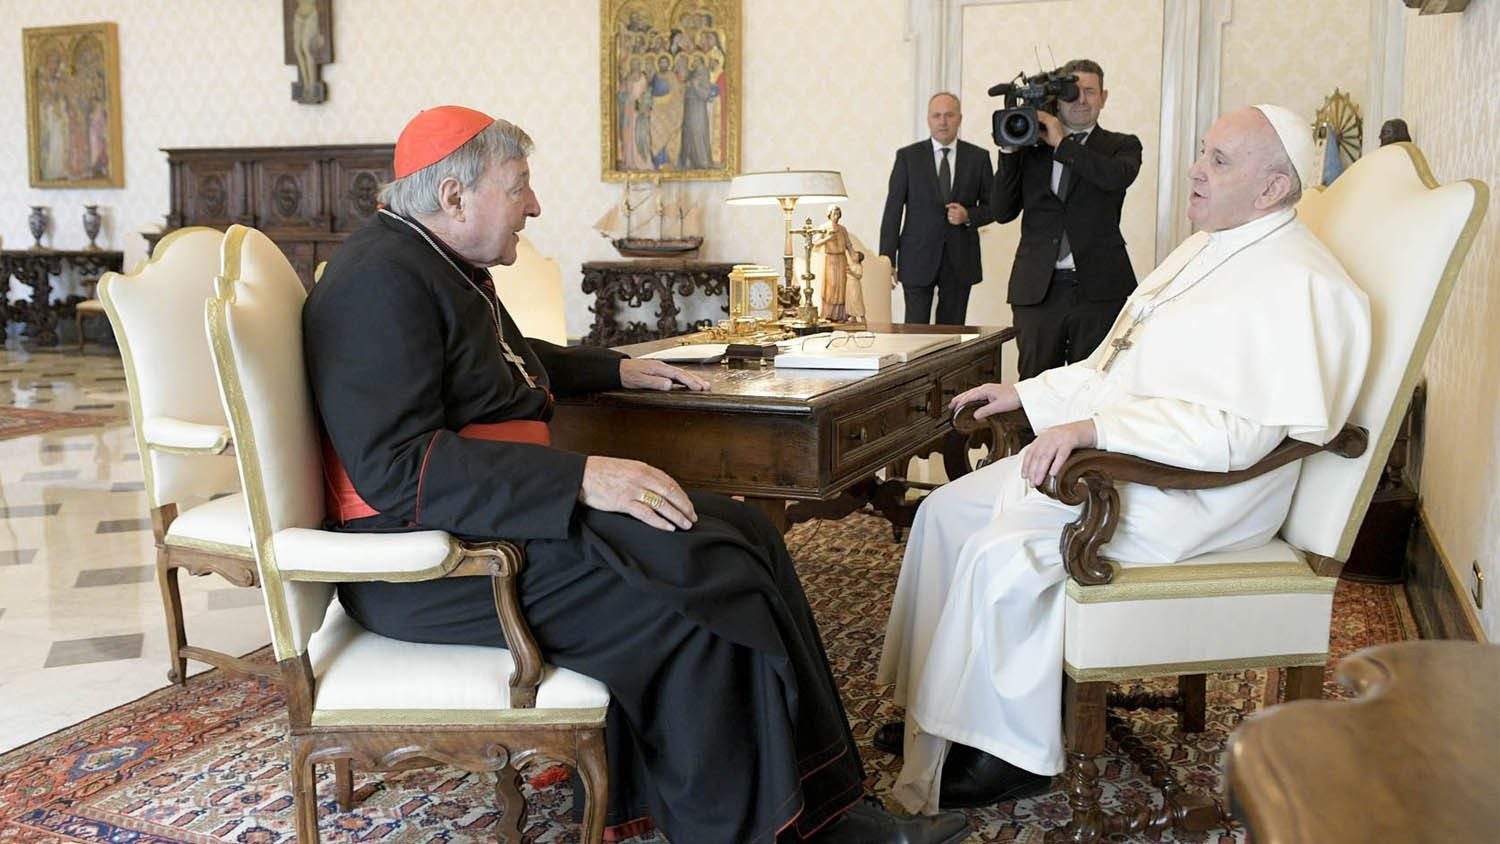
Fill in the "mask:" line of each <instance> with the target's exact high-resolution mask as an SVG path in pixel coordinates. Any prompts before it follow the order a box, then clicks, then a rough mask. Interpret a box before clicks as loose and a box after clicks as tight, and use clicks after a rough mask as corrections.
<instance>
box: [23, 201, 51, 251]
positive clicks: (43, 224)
mask: <svg viewBox="0 0 1500 844" xmlns="http://www.w3.org/2000/svg"><path fill="white" fill-rule="evenodd" d="M26 223H27V225H29V226H30V227H31V237H32V239H33V240H35V241H36V243H34V244H32V246H31V248H32V249H41V248H42V235H44V234H46V233H47V206H45V205H33V206H31V216H29V217H27V218H26Z"/></svg>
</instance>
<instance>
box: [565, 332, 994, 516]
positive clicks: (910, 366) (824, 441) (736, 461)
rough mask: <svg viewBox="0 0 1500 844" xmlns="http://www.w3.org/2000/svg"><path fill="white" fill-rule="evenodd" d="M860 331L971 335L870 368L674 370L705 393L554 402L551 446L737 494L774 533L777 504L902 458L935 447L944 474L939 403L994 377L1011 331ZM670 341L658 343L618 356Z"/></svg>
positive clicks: (822, 491) (833, 487)
mask: <svg viewBox="0 0 1500 844" xmlns="http://www.w3.org/2000/svg"><path fill="white" fill-rule="evenodd" d="M871 328H872V329H873V330H876V331H900V332H911V333H939V332H942V333H968V334H977V335H978V336H977V337H975V338H973V339H970V340H967V341H965V342H963V343H960V344H959V345H957V346H950V347H948V348H945V349H940V350H938V351H935V352H932V353H929V354H926V355H923V356H921V357H919V358H917V359H915V360H913V361H910V362H908V363H905V364H900V365H898V366H892V367H887V368H886V369H883V370H880V371H879V372H848V371H837V370H809V369H779V370H778V369H775V368H772V367H764V368H752V369H730V368H727V367H725V366H722V365H717V364H715V365H705V366H689V367H685V368H687V369H690V370H691V371H693V372H694V373H695V374H697V375H700V376H702V377H704V378H706V379H708V380H709V381H710V382H712V384H713V387H712V389H711V390H710V391H709V392H706V393H689V392H687V391H685V390H673V391H671V392H654V391H645V390H617V391H612V392H608V393H601V394H598V395H595V396H589V397H587V398H583V399H569V400H564V401H561V402H559V403H558V406H557V413H556V415H555V416H554V417H553V421H552V441H553V444H554V445H556V446H557V447H559V448H568V449H574V450H577V451H583V452H587V453H589V454H602V455H606V456H610V457H626V458H632V459H635V460H642V461H646V462H648V463H651V464H652V465H654V466H656V467H658V468H660V469H662V470H663V471H665V472H667V473H668V474H670V475H671V476H672V477H674V478H676V479H677V481H678V482H679V483H681V484H682V485H683V486H684V487H687V488H691V489H702V490H710V491H713V492H720V493H725V494H728V495H743V496H745V499H746V501H748V502H751V503H753V504H756V505H757V506H759V507H761V508H762V509H763V510H764V511H765V512H766V513H767V514H768V515H769V516H770V517H771V519H772V521H773V522H774V523H775V524H776V525H777V526H778V527H779V528H781V529H783V530H784V529H785V528H786V526H787V525H788V524H789V522H790V520H791V519H792V518H795V515H796V514H795V513H792V514H791V516H790V517H789V513H788V510H787V506H786V505H787V502H788V501H797V502H828V501H832V500H835V499H837V498H838V497H839V496H840V495H841V493H844V492H845V491H846V490H849V489H850V488H851V487H854V486H855V485H856V484H860V483H862V482H867V481H868V479H869V478H871V477H872V476H873V475H874V474H875V472H876V471H877V470H879V469H881V468H883V467H885V466H886V465H887V464H890V463H892V462H894V461H897V460H900V459H902V458H905V457H910V456H919V455H920V456H925V455H927V454H931V453H933V452H937V451H941V452H943V454H944V457H945V461H947V462H948V465H949V466H950V467H953V468H955V469H956V468H957V467H958V465H959V464H960V463H962V461H963V456H964V451H965V448H964V444H965V442H966V439H967V438H965V437H963V436H961V435H958V434H956V433H955V432H954V430H953V424H952V416H951V415H950V414H949V413H948V411H947V405H948V400H949V399H951V398H953V397H954V396H955V395H957V394H958V393H960V392H962V391H963V390H966V389H968V388H970V387H973V386H975V385H977V384H982V383H984V382H986V381H995V380H998V378H999V372H1000V344H1001V343H1002V342H1004V341H1005V340H1008V339H1010V338H1011V337H1012V336H1013V335H1014V333H1015V332H1014V329H1011V328H968V327H954V326H928V325H921V326H907V325H893V326H888V325H872V326H871ZM670 345H672V341H671V340H659V341H655V342H651V343H642V344H639V345H634V346H627V347H623V348H622V349H621V351H624V352H628V353H631V354H641V353H644V352H649V351H652V350H655V349H660V348H665V347H667V346H670ZM951 472H952V469H950V473H951ZM850 509H852V507H851V508H850ZM818 515H822V513H818Z"/></svg>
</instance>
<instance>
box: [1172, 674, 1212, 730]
mask: <svg viewBox="0 0 1500 844" xmlns="http://www.w3.org/2000/svg"><path fill="white" fill-rule="evenodd" d="M1177 698H1178V705H1179V706H1180V707H1181V708H1180V709H1178V710H1177V728H1178V729H1179V730H1181V731H1182V732H1184V733H1201V732H1203V728H1204V727H1205V726H1207V723H1208V675H1207V674H1182V675H1180V676H1178V678H1177Z"/></svg>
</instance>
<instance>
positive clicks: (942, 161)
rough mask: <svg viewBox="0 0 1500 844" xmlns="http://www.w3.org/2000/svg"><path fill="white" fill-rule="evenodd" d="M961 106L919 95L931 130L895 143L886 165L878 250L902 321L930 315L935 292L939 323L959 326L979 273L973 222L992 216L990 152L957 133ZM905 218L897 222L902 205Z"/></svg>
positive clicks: (943, 98)
mask: <svg viewBox="0 0 1500 844" xmlns="http://www.w3.org/2000/svg"><path fill="white" fill-rule="evenodd" d="M962 123H963V112H962V110H961V109H960V106H959V102H958V97H955V96H953V95H952V94H949V93H947V92H944V93H941V94H933V95H932V99H930V100H928V101H927V128H928V129H930V130H931V131H932V137H931V138H929V139H927V140H922V141H917V142H916V143H914V144H912V145H911V146H907V147H902V148H901V149H900V150H898V151H897V152H896V166H895V167H893V168H891V186H890V190H889V192H888V193H887V194H886V197H885V216H884V217H882V218H881V221H880V254H882V255H884V256H886V257H888V258H890V259H891V266H892V267H894V268H895V272H894V274H893V275H892V276H891V277H892V279H893V280H895V281H898V282H900V284H901V290H902V292H903V293H904V294H905V295H906V321H907V322H911V323H919V324H922V325H925V324H927V323H929V322H931V321H932V294H933V293H934V292H936V293H937V296H938V304H937V321H938V324H939V325H963V324H964V314H965V313H966V312H967V311H968V310H969V288H970V287H971V286H973V285H975V284H978V283H979V282H980V280H981V278H982V274H981V270H980V266H979V227H980V226H982V225H984V224H985V223H988V222H990V221H991V220H992V219H993V211H992V210H991V208H990V178H989V174H990V154H989V152H987V151H986V150H985V149H983V148H982V147H977V146H975V145H973V144H971V143H968V142H967V141H960V140H959V139H958V127H959V125H960V124H962ZM903 209H904V210H905V212H906V213H905V221H904V223H903V221H902V210H903Z"/></svg>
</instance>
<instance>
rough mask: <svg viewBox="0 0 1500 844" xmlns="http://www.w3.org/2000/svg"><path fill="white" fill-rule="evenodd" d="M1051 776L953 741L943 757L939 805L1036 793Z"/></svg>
mask: <svg viewBox="0 0 1500 844" xmlns="http://www.w3.org/2000/svg"><path fill="white" fill-rule="evenodd" d="M1051 783H1052V778H1051V777H1044V776H1042V775H1040V774H1033V773H1032V772H1030V771H1027V770H1024V769H1022V768H1017V767H1016V766H1015V765H1012V764H1010V763H1009V762H1007V761H1005V760H1004V759H1001V758H1000V757H998V756H991V755H990V754H988V753H985V752H984V751H982V750H978V749H976V748H973V747H969V746H968V745H963V744H958V743H954V745H953V746H952V747H951V748H949V749H948V758H947V759H945V760H944V761H943V783H942V786H941V788H939V790H938V805H939V806H942V807H943V808H944V809H973V808H976V807H979V806H989V805H991V804H993V803H1004V802H1005V801H1007V800H1019V799H1021V798H1023V797H1034V796H1036V795H1038V794H1042V793H1043V792H1045V791H1046V790H1047V788H1048V786H1049V785H1051Z"/></svg>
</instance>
